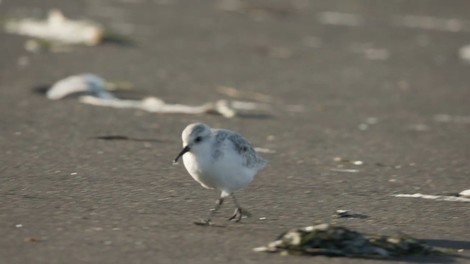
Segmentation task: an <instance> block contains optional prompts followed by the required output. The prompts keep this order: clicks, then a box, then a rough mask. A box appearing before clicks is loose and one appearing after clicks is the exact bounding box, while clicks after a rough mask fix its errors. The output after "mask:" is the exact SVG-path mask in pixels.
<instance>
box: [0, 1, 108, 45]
mask: <svg viewBox="0 0 470 264" xmlns="http://www.w3.org/2000/svg"><path fill="white" fill-rule="evenodd" d="M5 31H6V32H8V33H14V34H19V35H25V36H29V37H33V38H39V39H43V40H46V41H51V42H59V43H62V44H72V45H77V44H82V45H88V46H94V45H97V44H99V43H100V42H102V41H103V38H104V29H103V27H102V26H101V25H99V24H97V23H95V22H92V21H88V20H71V19H68V18H66V17H65V16H64V15H63V14H62V12H61V11H60V10H57V9H52V10H51V11H49V15H48V17H47V19H45V20H39V19H32V18H24V19H12V20H7V21H6V23H5Z"/></svg>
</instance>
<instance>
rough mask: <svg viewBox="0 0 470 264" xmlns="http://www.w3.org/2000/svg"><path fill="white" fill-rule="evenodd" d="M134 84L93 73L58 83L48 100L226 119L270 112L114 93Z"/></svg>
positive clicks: (253, 106) (248, 105)
mask: <svg viewBox="0 0 470 264" xmlns="http://www.w3.org/2000/svg"><path fill="white" fill-rule="evenodd" d="M131 87H132V84H129V83H127V82H109V81H106V80H105V79H104V78H102V77H100V76H98V75H95V74H91V73H86V74H79V75H73V76H69V77H67V78H64V79H62V80H59V81H57V82H56V83H55V84H54V85H52V86H51V87H50V88H49V89H48V90H47V91H46V97H47V98H49V99H51V100H59V99H64V98H66V97H70V96H73V95H79V96H78V100H79V101H80V102H81V103H84V104H90V105H96V106H105V107H112V108H134V109H140V110H143V111H147V112H151V113H173V114H204V113H216V114H220V115H222V116H224V117H226V118H232V117H234V116H236V115H237V114H246V113H244V112H246V111H256V110H267V109H268V108H269V106H268V105H267V104H259V103H254V102H245V101H227V100H217V101H215V102H208V103H204V104H202V105H196V106H191V105H184V104H168V103H165V102H164V101H163V100H162V99H160V98H158V97H152V96H150V97H144V98H143V99H141V100H129V99H121V98H118V97H117V96H115V95H114V93H113V91H114V90H122V89H130V88H131Z"/></svg>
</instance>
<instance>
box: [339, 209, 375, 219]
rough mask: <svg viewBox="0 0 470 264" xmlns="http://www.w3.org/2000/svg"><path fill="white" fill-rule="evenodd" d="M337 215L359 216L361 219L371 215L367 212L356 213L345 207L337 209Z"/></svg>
mask: <svg viewBox="0 0 470 264" xmlns="http://www.w3.org/2000/svg"><path fill="white" fill-rule="evenodd" d="M336 216H337V217H339V218H359V219H365V218H368V217H369V216H368V215H365V214H359V213H355V212H351V211H349V210H343V209H339V210H336Z"/></svg>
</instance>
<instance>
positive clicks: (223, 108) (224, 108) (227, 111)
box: [79, 96, 237, 118]
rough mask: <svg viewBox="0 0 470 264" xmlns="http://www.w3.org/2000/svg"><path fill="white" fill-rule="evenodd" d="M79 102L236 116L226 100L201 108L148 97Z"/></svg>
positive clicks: (206, 104) (149, 109) (170, 112)
mask: <svg viewBox="0 0 470 264" xmlns="http://www.w3.org/2000/svg"><path fill="white" fill-rule="evenodd" d="M79 101H80V102H82V103H85V104H91V105H97V106H107V107H113V108H135V109H140V110H144V111H147V112H151V113H163V114H205V113H218V114H220V115H222V116H224V117H227V118H232V117H234V116H235V115H236V113H237V112H236V110H235V109H233V108H232V107H231V106H230V104H229V102H228V101H226V100H219V101H216V102H214V103H205V104H203V105H199V106H190V105H183V104H167V103H165V102H164V101H163V100H161V99H160V98H158V97H146V98H143V99H142V100H125V99H112V100H109V99H103V98H98V97H94V96H82V97H80V98H79Z"/></svg>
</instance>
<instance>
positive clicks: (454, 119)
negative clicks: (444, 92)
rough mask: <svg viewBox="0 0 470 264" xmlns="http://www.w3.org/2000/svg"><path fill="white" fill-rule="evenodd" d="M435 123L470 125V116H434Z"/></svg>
mask: <svg viewBox="0 0 470 264" xmlns="http://www.w3.org/2000/svg"><path fill="white" fill-rule="evenodd" d="M434 121H436V122H442V123H458V124H470V116H452V115H448V114H438V115H435V116H434Z"/></svg>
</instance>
